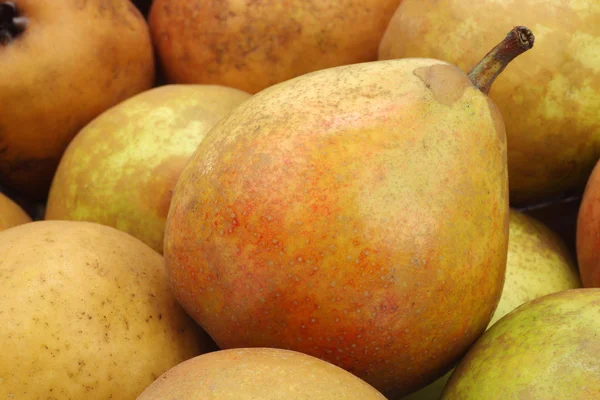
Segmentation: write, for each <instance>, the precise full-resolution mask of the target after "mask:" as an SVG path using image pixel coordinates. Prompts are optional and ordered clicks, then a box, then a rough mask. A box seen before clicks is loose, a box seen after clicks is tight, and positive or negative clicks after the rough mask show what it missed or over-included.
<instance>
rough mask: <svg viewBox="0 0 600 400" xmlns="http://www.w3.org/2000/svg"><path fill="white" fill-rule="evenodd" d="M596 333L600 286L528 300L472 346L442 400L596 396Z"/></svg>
mask: <svg viewBox="0 0 600 400" xmlns="http://www.w3.org/2000/svg"><path fill="white" fill-rule="evenodd" d="M599 332H600V289H572V290H566V291H562V292H558V293H553V294H549V295H547V296H544V297H540V298H537V299H535V300H532V301H530V302H528V303H526V304H524V305H522V306H521V307H519V308H518V309H516V310H515V311H513V312H512V313H510V314H508V315H507V316H505V317H504V318H503V319H501V320H500V321H498V323H497V324H495V325H494V326H492V327H491V328H490V329H489V330H487V331H486V333H484V335H483V336H482V337H481V338H480V339H479V340H478V341H477V342H476V343H475V344H474V345H473V347H472V348H471V349H470V350H469V352H468V353H467V355H466V356H465V357H464V358H463V359H462V361H461V362H460V364H459V365H458V367H457V368H456V370H455V371H454V373H453V374H452V377H451V378H450V381H448V385H447V386H446V388H445V389H444V393H443V395H442V399H443V400H454V399H461V400H463V399H464V400H469V399H473V400H475V399H476V400H480V399H490V400H495V399H498V400H499V399H515V400H517V399H527V398H529V399H547V400H559V399H560V400H562V399H573V400H588V399H597V398H598V396H600V360H599V359H598V354H600V334H599Z"/></svg>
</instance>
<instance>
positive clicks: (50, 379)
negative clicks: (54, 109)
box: [0, 221, 213, 400]
mask: <svg viewBox="0 0 600 400" xmlns="http://www.w3.org/2000/svg"><path fill="white" fill-rule="evenodd" d="M0 254H2V258H1V259H0V310H2V329H1V330H0V347H1V348H2V357H3V360H5V362H3V363H0V382H2V384H1V385H0V398H2V399H13V398H14V399H50V398H52V399H102V400H105V399H123V400H128V399H131V400H133V399H135V398H136V396H137V395H139V394H140V393H141V392H142V391H143V390H144V388H146V387H147V386H148V385H149V384H151V383H152V382H153V381H154V380H155V379H156V378H157V377H158V376H159V375H160V374H162V373H163V372H165V371H166V370H168V369H169V368H171V367H173V366H175V365H177V364H179V363H180V362H182V361H185V360H187V359H189V358H192V357H195V356H197V355H198V354H201V353H203V352H205V351H208V350H212V349H213V348H212V347H211V343H212V341H210V340H209V338H208V337H207V336H206V335H205V333H204V332H202V331H201V330H200V329H198V327H197V325H196V324H194V322H193V321H192V320H191V319H190V318H189V317H188V316H187V315H186V314H185V312H184V311H183V310H182V309H181V307H180V306H179V305H178V304H177V302H176V300H175V298H174V297H173V294H172V292H171V290H170V288H169V282H168V279H167V274H166V272H165V270H164V261H163V258H162V257H161V256H160V254H158V253H156V252H155V251H154V250H152V249H151V248H150V247H148V246H146V245H145V244H144V243H142V242H141V241H139V240H138V239H135V238H134V237H132V236H130V235H128V234H126V233H123V232H120V231H118V230H116V229H114V228H111V227H107V226H103V225H100V224H95V223H91V222H80V221H36V222H32V223H30V224H25V225H20V226H17V227H14V228H11V229H7V230H5V231H2V232H0Z"/></svg>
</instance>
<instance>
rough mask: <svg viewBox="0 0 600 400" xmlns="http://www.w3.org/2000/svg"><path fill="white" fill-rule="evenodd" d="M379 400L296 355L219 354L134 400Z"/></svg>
mask: <svg viewBox="0 0 600 400" xmlns="http://www.w3.org/2000/svg"><path fill="white" fill-rule="evenodd" d="M171 399H173V400H174V399H198V400H200V399H201V400H284V399H285V400H308V399H310V400H385V397H383V396H382V395H381V393H379V392H377V390H375V389H374V388H373V387H372V386H370V385H368V384H367V383H366V382H364V381H362V380H360V379H359V378H357V377H356V376H354V375H352V374H350V373H349V372H348V371H345V370H343V369H341V368H339V367H336V366H335V365H332V364H330V363H327V362H325V361H323V360H320V359H318V358H316V357H312V356H309V355H307V354H303V353H298V352H296V351H290V350H283V349H273V348H251V349H248V348H247V349H231V350H220V351H216V352H212V353H208V354H204V355H202V356H198V357H195V358H193V359H191V360H188V361H185V362H183V363H181V364H179V365H177V366H175V367H173V368H171V369H170V370H169V371H167V372H165V373H164V374H163V375H162V376H160V377H159V378H158V379H156V381H154V383H152V385H150V386H148V388H146V390H144V392H143V393H142V394H141V395H140V396H139V397H138V398H137V400H171Z"/></svg>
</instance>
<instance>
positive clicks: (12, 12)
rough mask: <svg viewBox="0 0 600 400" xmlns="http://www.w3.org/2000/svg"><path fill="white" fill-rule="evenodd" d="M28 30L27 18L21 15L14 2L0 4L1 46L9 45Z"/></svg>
mask: <svg viewBox="0 0 600 400" xmlns="http://www.w3.org/2000/svg"><path fill="white" fill-rule="evenodd" d="M25 28H27V18H25V17H24V16H22V15H20V13H19V9H18V8H17V6H16V5H15V3H14V2H12V1H2V2H0V45H3V46H5V45H7V44H9V43H10V42H12V41H13V40H15V38H17V37H18V36H19V35H20V34H22V33H23V32H24V31H25Z"/></svg>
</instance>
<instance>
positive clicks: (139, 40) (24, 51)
mask: <svg viewBox="0 0 600 400" xmlns="http://www.w3.org/2000/svg"><path fill="white" fill-rule="evenodd" d="M13 2H14V3H15V5H16V7H17V9H18V10H19V12H20V14H21V15H22V16H24V17H26V18H28V20H29V23H28V28H26V30H25V32H24V33H23V34H22V35H20V36H18V37H17V38H16V39H15V40H14V41H12V42H11V43H9V44H8V45H6V46H2V45H0V59H1V60H2V74H0V88H2V89H1V90H0V104H1V105H2V106H1V107H0V182H2V183H3V184H5V185H6V186H7V187H11V188H13V189H14V190H17V191H19V193H21V194H24V195H26V196H28V197H30V198H35V199H36V200H39V199H45V198H46V196H47V194H48V189H49V187H50V182H51V180H52V176H53V174H54V171H55V169H56V166H57V165H58V162H59V161H60V157H61V155H62V153H63V152H64V150H65V148H66V147H67V145H68V144H69V142H70V141H71V139H72V138H73V137H74V136H75V135H76V134H77V132H78V131H79V130H80V129H81V128H83V127H84V126H85V125H86V124H87V123H88V122H90V121H91V120H92V119H93V118H95V117H96V116H98V115H99V114H100V113H102V112H103V111H105V110H106V109H108V108H109V107H111V106H113V105H115V104H117V103H119V102H120V101H122V100H125V99H126V98H128V97H131V96H132V95H134V94H136V93H139V92H141V91H143V90H146V89H149V88H150V87H151V86H152V84H153V82H154V57H153V52H152V43H151V38H150V33H149V29H148V26H147V24H146V22H145V20H144V18H143V17H142V15H141V14H140V13H139V11H138V10H137V9H136V8H135V6H134V5H133V4H131V2H130V1H128V0H113V1H110V2H107V1H101V0H89V1H75V0H62V1H47V0H13Z"/></svg>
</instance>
